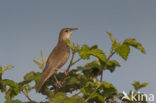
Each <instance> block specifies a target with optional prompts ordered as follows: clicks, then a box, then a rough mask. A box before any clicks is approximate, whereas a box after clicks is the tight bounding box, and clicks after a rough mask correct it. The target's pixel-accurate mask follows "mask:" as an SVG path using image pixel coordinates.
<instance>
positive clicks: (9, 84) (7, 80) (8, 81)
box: [3, 79, 18, 88]
mask: <svg viewBox="0 0 156 103" xmlns="http://www.w3.org/2000/svg"><path fill="white" fill-rule="evenodd" d="M3 83H4V84H5V85H8V86H10V87H14V88H18V84H17V83H16V82H14V81H13V80H9V79H4V80H3Z"/></svg>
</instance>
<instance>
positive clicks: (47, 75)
mask: <svg viewBox="0 0 156 103" xmlns="http://www.w3.org/2000/svg"><path fill="white" fill-rule="evenodd" d="M54 72H55V70H53V71H50V70H48V69H47V70H45V71H43V73H42V77H41V80H40V82H39V85H38V87H37V89H36V92H37V93H38V92H39V91H40V89H41V87H42V86H43V84H44V83H45V82H46V80H47V79H48V78H49V77H50V76H51V75H52V74H54Z"/></svg>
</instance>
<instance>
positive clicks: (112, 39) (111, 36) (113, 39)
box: [107, 32, 119, 44]
mask: <svg viewBox="0 0 156 103" xmlns="http://www.w3.org/2000/svg"><path fill="white" fill-rule="evenodd" d="M107 34H108V35H109V38H110V39H111V41H112V44H114V43H118V42H119V41H118V40H117V39H115V38H114V37H113V35H112V34H111V33H110V32H107Z"/></svg>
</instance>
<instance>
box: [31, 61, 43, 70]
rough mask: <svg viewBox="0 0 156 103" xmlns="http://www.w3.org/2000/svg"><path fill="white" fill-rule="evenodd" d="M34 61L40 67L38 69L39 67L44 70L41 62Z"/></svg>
mask: <svg viewBox="0 0 156 103" xmlns="http://www.w3.org/2000/svg"><path fill="white" fill-rule="evenodd" d="M33 61H34V62H35V63H36V64H37V65H38V67H39V68H40V69H41V70H43V64H42V63H40V62H39V61H37V60H35V59H33Z"/></svg>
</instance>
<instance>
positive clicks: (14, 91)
mask: <svg viewBox="0 0 156 103" xmlns="http://www.w3.org/2000/svg"><path fill="white" fill-rule="evenodd" d="M3 83H4V84H5V85H7V86H9V89H8V90H7V92H6V95H5V97H6V98H13V97H14V96H16V95H18V93H19V92H20V91H21V90H22V89H23V88H20V87H19V85H18V83H16V82H14V81H12V80H8V79H5V80H3Z"/></svg>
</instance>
